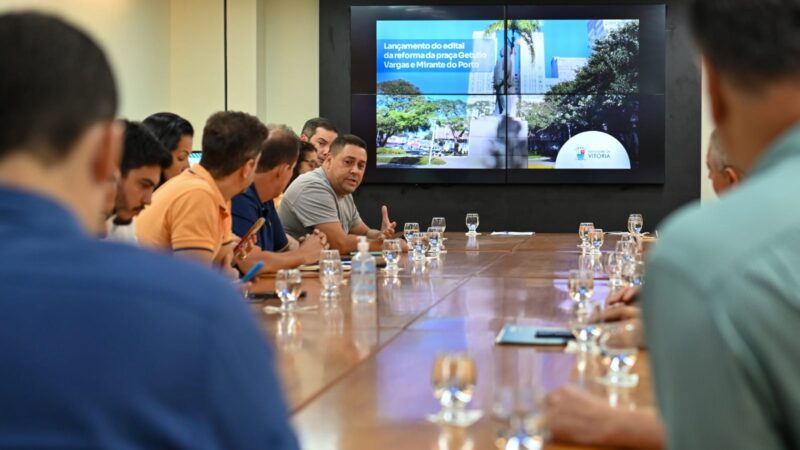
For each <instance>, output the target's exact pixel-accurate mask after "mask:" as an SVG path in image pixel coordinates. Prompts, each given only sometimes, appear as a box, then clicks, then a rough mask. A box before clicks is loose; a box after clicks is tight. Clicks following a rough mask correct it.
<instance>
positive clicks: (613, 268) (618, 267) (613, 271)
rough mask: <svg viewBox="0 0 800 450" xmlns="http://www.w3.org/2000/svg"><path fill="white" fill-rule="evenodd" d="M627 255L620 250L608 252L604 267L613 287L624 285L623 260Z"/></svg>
mask: <svg viewBox="0 0 800 450" xmlns="http://www.w3.org/2000/svg"><path fill="white" fill-rule="evenodd" d="M624 259H625V257H624V256H623V255H622V253H619V252H608V253H606V257H605V260H604V261H603V268H604V269H605V271H606V273H607V274H608V283H609V284H610V285H611V288H612V289H616V288H618V287H620V286H622V262H623V260H624Z"/></svg>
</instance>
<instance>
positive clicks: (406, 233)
mask: <svg viewBox="0 0 800 450" xmlns="http://www.w3.org/2000/svg"><path fill="white" fill-rule="evenodd" d="M418 232H419V224H418V223H416V222H406V223H405V225H403V237H404V238H406V243H407V244H408V245H411V239H412V238H413V237H414V233H418Z"/></svg>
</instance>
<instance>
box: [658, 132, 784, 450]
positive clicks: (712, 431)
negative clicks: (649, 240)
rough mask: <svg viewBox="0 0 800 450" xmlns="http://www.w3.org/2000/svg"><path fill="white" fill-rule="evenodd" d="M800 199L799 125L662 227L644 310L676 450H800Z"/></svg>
mask: <svg viewBox="0 0 800 450" xmlns="http://www.w3.org/2000/svg"><path fill="white" fill-rule="evenodd" d="M798 194H800V126H798V127H796V128H794V129H792V130H790V131H788V132H787V133H786V134H784V135H783V136H782V137H780V138H779V139H777V140H776V141H775V142H774V143H773V144H772V145H771V146H770V148H769V149H768V150H767V151H766V152H765V153H764V155H763V156H762V157H761V159H760V160H759V161H758V163H757V165H756V167H755V168H754V169H753V171H752V172H751V173H750V174H749V176H748V178H747V180H746V181H745V182H744V183H743V184H742V185H741V186H739V187H737V188H736V189H734V190H733V191H732V192H730V193H728V194H726V195H725V196H724V197H723V198H722V199H721V200H720V201H718V202H716V203H714V204H711V205H705V206H703V208H700V207H699V206H698V205H694V206H690V207H687V208H685V209H683V210H682V211H680V212H679V213H677V214H675V215H674V216H672V217H671V218H670V219H669V220H668V221H667V223H666V224H665V225H664V227H663V230H662V231H663V232H662V239H661V241H660V242H659V243H658V245H657V246H656V248H655V249H654V250H653V253H652V255H651V257H650V260H649V263H648V272H647V282H646V283H645V288H644V291H643V293H642V302H643V306H644V320H645V328H646V331H647V341H648V347H649V349H650V354H651V362H652V371H653V376H654V377H655V386H656V394H657V397H658V402H659V407H660V409H661V414H662V417H663V419H664V423H665V426H666V429H667V441H668V445H669V448H670V449H680V450H692V449H698V450H699V449H703V450H709V449H726V450H736V449H742V450H745V449H747V450H752V449H759V450H770V449H787V448H798V447H800V426H798V425H800V205H799V204H798V202H797V195H798Z"/></svg>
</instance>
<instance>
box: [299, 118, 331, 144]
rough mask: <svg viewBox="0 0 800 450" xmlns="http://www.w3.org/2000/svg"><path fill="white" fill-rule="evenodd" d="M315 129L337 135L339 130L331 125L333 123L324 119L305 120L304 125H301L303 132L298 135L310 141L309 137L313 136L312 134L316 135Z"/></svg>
mask: <svg viewBox="0 0 800 450" xmlns="http://www.w3.org/2000/svg"><path fill="white" fill-rule="evenodd" d="M317 128H322V129H325V130H328V131H333V132H334V133H336V134H339V130H338V129H337V128H336V127H335V126H334V125H333V123H332V122H331V121H330V120H328V119H326V118H324V117H314V118H313V119H308V120H306V123H305V124H304V125H303V131H302V132H301V133H300V134H301V135H303V136H305V137H306V138H308V139H311V136H314V133H316V131H317Z"/></svg>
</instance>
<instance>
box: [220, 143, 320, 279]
mask: <svg viewBox="0 0 800 450" xmlns="http://www.w3.org/2000/svg"><path fill="white" fill-rule="evenodd" d="M299 148H300V141H299V140H298V139H297V137H295V136H294V135H292V134H290V133H287V132H286V131H284V130H281V129H273V131H271V132H270V135H269V138H268V139H267V141H266V142H265V143H264V148H263V150H262V152H261V159H260V160H259V163H258V167H257V168H256V176H255V180H254V182H253V184H252V185H250V187H249V188H247V190H246V191H245V192H244V193H242V194H239V195H237V196H236V197H234V198H233V201H232V205H231V214H232V216H233V232H234V234H236V235H237V236H244V235H245V234H246V233H247V230H249V229H250V227H251V226H253V224H254V223H256V221H257V220H258V219H259V218H261V217H263V218H264V219H265V220H266V222H265V223H264V226H263V227H261V229H260V230H259V231H258V233H257V235H256V236H257V242H256V245H257V246H258V247H259V248H258V249H256V250H254V251H253V252H251V253H250V255H249V256H248V257H247V258H246V259H245V260H244V262H243V263H240V266H241V267H240V268H241V269H242V270H244V271H247V270H248V269H249V268H250V267H251V266H252V265H253V264H255V262H256V261H264V269H262V270H263V271H264V272H276V271H278V270H279V269H286V268H293V267H297V266H299V265H301V264H310V263H315V262H317V261H318V260H319V256H320V251H321V250H322V249H323V248H327V241H326V238H325V235H324V234H322V233H320V232H316V233H314V234H312V235H308V236H305V237H303V238H302V239H301V240H302V242H300V243H298V242H297V241H295V240H294V239H291V240H290V238H289V237H288V236H286V232H285V231H284V230H283V225H282V224H281V220H280V218H278V213H277V211H276V210H275V203H274V202H273V199H274V198H275V197H277V196H278V195H280V193H281V192H283V190H284V189H286V185H287V184H288V183H289V180H290V179H291V177H292V171H293V169H294V165H295V164H296V162H297V154H298V151H299Z"/></svg>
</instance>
